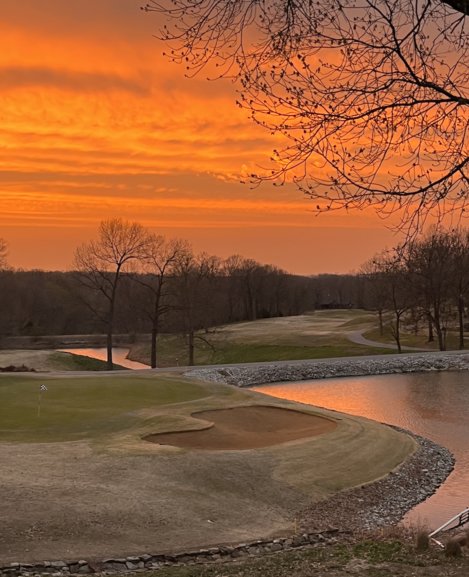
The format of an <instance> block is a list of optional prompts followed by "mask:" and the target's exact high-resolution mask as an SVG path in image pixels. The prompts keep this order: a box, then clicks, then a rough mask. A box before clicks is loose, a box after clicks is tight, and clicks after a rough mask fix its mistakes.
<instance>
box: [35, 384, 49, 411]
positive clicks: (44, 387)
mask: <svg viewBox="0 0 469 577" xmlns="http://www.w3.org/2000/svg"><path fill="white" fill-rule="evenodd" d="M45 391H47V387H46V385H41V386H40V387H39V395H38V397H37V416H38V417H40V416H41V400H42V393H43V392H45Z"/></svg>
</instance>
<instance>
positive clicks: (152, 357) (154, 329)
mask: <svg viewBox="0 0 469 577" xmlns="http://www.w3.org/2000/svg"><path fill="white" fill-rule="evenodd" d="M157 337H158V327H157V326H156V324H153V327H152V329H151V354H150V366H151V368H152V369H156V339H157Z"/></svg>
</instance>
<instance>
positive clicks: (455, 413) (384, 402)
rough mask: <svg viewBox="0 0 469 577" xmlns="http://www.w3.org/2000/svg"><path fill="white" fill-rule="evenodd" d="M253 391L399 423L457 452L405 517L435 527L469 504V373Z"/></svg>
mask: <svg viewBox="0 0 469 577" xmlns="http://www.w3.org/2000/svg"><path fill="white" fill-rule="evenodd" d="M255 390H257V391H260V392H263V393H266V394H269V395H272V396H274V397H280V398H284V399H290V400H294V401H299V402H301V403H307V404H311V405H317V406H322V407H327V408H329V409H335V410H337V411H342V412H344V413H351V414H353V415H360V416H363V417H368V418H370V419H374V420H376V421H380V422H384V423H389V424H392V425H397V426H399V427H404V428H406V429H409V430H411V431H413V432H415V433H417V434H419V435H422V436H424V437H427V438H429V439H431V440H433V441H435V442H436V443H438V444H440V445H443V446H445V447H447V448H448V449H449V450H450V451H451V452H452V453H453V454H454V456H455V457H456V466H455V469H454V471H453V473H451V475H450V476H449V477H448V479H447V480H446V482H445V483H444V484H443V485H442V486H441V487H440V489H439V490H438V491H437V492H436V493H435V494H434V495H433V496H431V497H430V498H428V499H427V500H426V501H425V502H424V503H421V504H420V505H418V506H417V507H415V508H414V509H413V510H412V511H410V512H409V513H408V514H407V516H406V518H405V520H406V521H411V522H425V523H426V524H427V525H428V526H429V527H433V528H435V527H437V526H439V525H441V524H442V523H443V522H444V521H446V520H448V519H449V518H450V517H452V516H453V515H455V514H456V513H459V512H460V511H462V509H464V508H466V507H468V506H469V373H467V372H461V373H456V372H454V373H452V372H447V373H444V372H442V373H425V374H411V375H380V376H375V377H354V378H341V379H324V380H320V381H301V382H295V383H281V384H276V385H263V386H259V387H255Z"/></svg>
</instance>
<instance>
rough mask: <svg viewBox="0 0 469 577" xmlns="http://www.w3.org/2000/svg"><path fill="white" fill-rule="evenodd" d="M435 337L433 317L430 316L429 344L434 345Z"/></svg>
mask: <svg viewBox="0 0 469 577" xmlns="http://www.w3.org/2000/svg"><path fill="white" fill-rule="evenodd" d="M434 340H435V337H434V336H433V322H432V317H431V316H430V315H428V340H427V342H428V343H433V341H434Z"/></svg>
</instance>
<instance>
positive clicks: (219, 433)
mask: <svg viewBox="0 0 469 577" xmlns="http://www.w3.org/2000/svg"><path fill="white" fill-rule="evenodd" d="M192 417H194V418H196V419H200V420H204V421H210V423H211V424H210V425H209V426H208V427H207V428H204V429H199V430H192V431H178V432H172V433H159V434H155V435H148V436H147V437H145V440H146V441H150V442H152V443H158V444H160V445H173V446H176V447H182V448H185V449H205V450H220V451H222V450H224V451H226V450H243V449H258V448H260V447H270V446H272V445H278V444H280V443H285V442H287V441H294V440H296V439H304V438H306V437H313V436H316V435H322V434H323V433H329V432H330V431H333V430H334V429H335V428H336V427H337V423H336V422H335V421H333V420H332V419H327V418H325V417H320V416H316V415H310V414H307V413H302V412H300V411H294V410H290V409H282V408H277V407H267V406H262V405H254V406H247V407H233V408H230V409H220V410H215V411H201V412H198V413H193V414H192Z"/></svg>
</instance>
